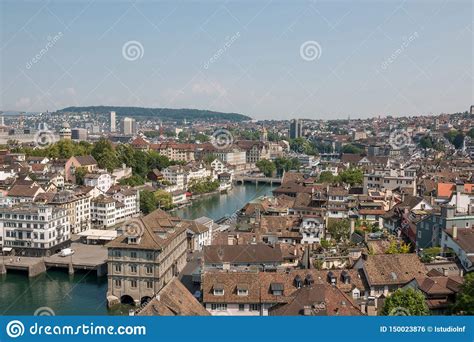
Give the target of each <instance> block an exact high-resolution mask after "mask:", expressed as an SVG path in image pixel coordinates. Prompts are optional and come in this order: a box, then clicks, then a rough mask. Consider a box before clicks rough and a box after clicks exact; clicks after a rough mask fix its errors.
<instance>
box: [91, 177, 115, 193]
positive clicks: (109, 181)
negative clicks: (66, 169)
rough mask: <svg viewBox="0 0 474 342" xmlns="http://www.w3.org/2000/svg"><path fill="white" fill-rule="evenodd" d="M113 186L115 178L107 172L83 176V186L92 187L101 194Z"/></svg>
mask: <svg viewBox="0 0 474 342" xmlns="http://www.w3.org/2000/svg"><path fill="white" fill-rule="evenodd" d="M114 184H115V177H113V176H112V175H110V174H109V173H107V172H101V173H87V174H86V175H85V176H84V185H86V186H94V187H96V188H97V189H99V190H100V191H102V192H103V193H106V192H107V190H109V189H110V187H111V186H112V185H114Z"/></svg>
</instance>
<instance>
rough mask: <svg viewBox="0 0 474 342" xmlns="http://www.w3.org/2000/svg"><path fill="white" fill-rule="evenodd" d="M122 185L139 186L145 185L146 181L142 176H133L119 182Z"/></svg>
mask: <svg viewBox="0 0 474 342" xmlns="http://www.w3.org/2000/svg"><path fill="white" fill-rule="evenodd" d="M119 184H120V185H129V186H138V185H143V184H145V179H144V178H143V177H142V176H140V175H132V176H130V177H128V178H122V179H121V180H120V181H119Z"/></svg>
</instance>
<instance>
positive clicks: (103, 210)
mask: <svg viewBox="0 0 474 342" xmlns="http://www.w3.org/2000/svg"><path fill="white" fill-rule="evenodd" d="M117 204H118V203H117V201H115V200H114V199H113V198H112V197H107V196H105V195H99V196H97V197H96V198H94V199H93V200H92V201H91V221H92V224H93V225H94V226H95V227H98V228H109V227H112V226H114V225H115V224H116V223H117V220H116V218H117V214H118V215H120V214H121V213H120V211H121V210H120V209H118V208H117ZM120 207H122V205H120ZM117 211H119V212H118V213H117ZM122 211H123V208H122Z"/></svg>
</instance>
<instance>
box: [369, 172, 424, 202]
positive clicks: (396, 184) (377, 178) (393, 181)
mask: <svg viewBox="0 0 474 342" xmlns="http://www.w3.org/2000/svg"><path fill="white" fill-rule="evenodd" d="M369 189H371V190H372V189H375V190H381V191H387V190H391V191H392V190H395V189H397V190H399V191H404V192H405V193H406V194H408V195H413V196H415V195H416V176H415V174H414V172H413V171H405V170H403V169H402V170H393V169H376V170H373V171H372V172H369V173H366V174H364V194H367V193H368V190H369Z"/></svg>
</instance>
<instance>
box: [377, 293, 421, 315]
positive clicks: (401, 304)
mask: <svg viewBox="0 0 474 342" xmlns="http://www.w3.org/2000/svg"><path fill="white" fill-rule="evenodd" d="M428 313H429V311H428V306H427V305H426V301H425V296H424V295H423V293H422V292H421V291H418V290H414V289H412V288H408V289H398V290H397V291H395V292H394V293H392V294H391V295H390V296H389V297H388V298H387V299H385V302H384V305H383V309H382V315H385V316H410V315H411V316H426V315H428Z"/></svg>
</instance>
